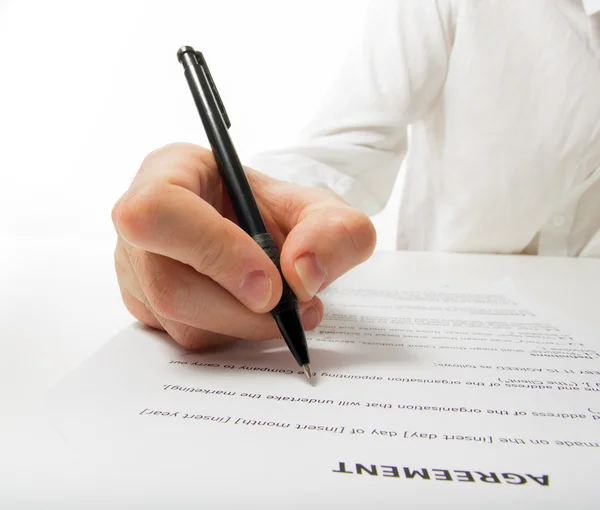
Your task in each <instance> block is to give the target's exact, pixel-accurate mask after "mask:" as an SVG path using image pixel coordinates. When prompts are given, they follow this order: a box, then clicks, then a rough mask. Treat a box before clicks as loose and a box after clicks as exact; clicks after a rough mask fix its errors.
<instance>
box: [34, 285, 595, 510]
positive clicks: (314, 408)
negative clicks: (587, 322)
mask: <svg viewBox="0 0 600 510" xmlns="http://www.w3.org/2000/svg"><path fill="white" fill-rule="evenodd" d="M323 300H324V302H325V304H326V313H327V315H326V317H325V319H324V321H323V322H322V324H321V325H320V327H319V328H318V330H317V331H315V332H314V333H311V334H310V335H309V337H310V339H309V346H310V352H311V363H312V367H313V370H314V372H315V377H314V384H310V383H309V382H308V381H307V379H306V378H305V376H304V375H303V373H302V369H301V368H300V367H298V366H296V365H295V363H294V361H293V358H292V356H291V355H290V353H289V352H288V350H287V348H286V347H285V345H284V344H283V343H282V342H281V341H273V342H266V343H253V342H238V343H236V344H233V345H231V346H227V347H224V348H222V349H218V350H213V351H209V352H202V353H189V352H185V351H184V350H182V349H180V348H179V347H178V346H176V345H175V344H174V343H173V342H172V341H170V340H169V339H168V338H167V337H166V336H165V335H162V334H160V333H157V332H154V331H151V330H148V329H145V328H143V327H139V326H133V327H131V328H129V329H128V330H126V331H124V332H123V333H122V334H120V335H119V336H117V337H116V338H114V339H112V340H111V341H110V342H109V343H108V344H107V345H106V346H105V347H104V348H103V349H101V350H100V351H99V352H98V353H97V354H96V355H94V356H93V357H92V358H91V359H89V360H88V361H87V362H85V363H84V364H83V365H82V366H81V367H80V368H79V369H78V370H77V371H76V372H75V373H73V374H72V375H71V376H70V377H68V378H67V379H65V380H64V381H63V382H62V384H61V385H60V386H59V387H58V388H57V389H56V391H55V392H54V393H53V395H52V397H51V398H50V400H49V401H48V410H49V411H48V412H49V415H50V423H51V424H52V427H53V428H54V430H55V431H56V433H57V434H58V435H59V436H60V437H61V441H63V443H64V447H65V448H68V449H69V450H70V451H71V452H76V461H73V465H72V466H71V467H70V469H71V475H70V476H71V478H68V476H67V475H66V474H65V472H64V471H63V472H60V473H55V474H52V473H51V474H49V475H48V480H49V481H48V482H47V489H46V490H47V491H49V492H47V494H46V496H40V498H42V497H46V498H48V500H50V501H51V500H53V498H54V499H55V500H56V501H58V500H59V499H60V497H61V492H60V491H61V490H64V491H68V493H69V497H68V498H66V499H68V500H69V501H71V502H72V504H73V508H96V506H94V504H95V505H97V507H98V508H107V507H108V505H112V506H113V507H114V508H121V506H119V505H120V504H121V503H123V504H124V505H125V503H126V505H125V506H127V508H179V509H187V508H207V509H208V508H210V509H220V508H249V509H253V508H257V509H259V508H260V509H275V508H278V509H279V508H287V509H307V508H318V509H321V508H344V509H355V508H357V509H358V508H361V509H364V508H380V509H397V508H409V509H420V508H457V509H458V508H460V509H465V508H487V509H492V508H494V509H496V508H498V509H500V508H503V509H504V508H509V505H512V507H513V508H544V509H553V508H563V509H564V508H590V509H591V508H600V489H599V487H600V483H599V479H598V477H599V475H600V355H599V352H598V351H599V350H600V340H599V338H598V336H596V337H595V338H594V337H592V336H588V335H585V334H580V335H577V334H575V332H574V331H568V330H566V329H564V328H563V329H559V328H558V327H557V326H556V325H555V323H554V322H553V320H552V317H550V318H549V317H546V316H545V315H544V313H545V312H544V310H543V308H542V307H540V306H539V304H535V303H534V304H533V305H530V304H524V301H523V300H521V299H520V296H519V295H518V292H516V291H514V290H510V289H507V290H506V291H502V290H501V291H498V289H492V288H488V289H476V290H472V291H464V290H457V289H453V288H444V287H440V288H437V289H432V288H421V289H418V288H413V289H402V290H385V289H373V288H368V287H365V288H347V287H340V288H334V289H331V290H329V291H327V292H325V293H324V295H323ZM61 469H63V470H64V469H65V468H64V467H63V468H61ZM66 471H69V468H67V469H66ZM65 480H67V481H65ZM49 487H52V488H51V489H50V488H49ZM57 487H58V488H57ZM61 487H62V488H63V489H61ZM40 490H41V489H40ZM40 494H44V492H43V490H41V492H40ZM62 494H65V493H64V492H63V493H62ZM90 495H92V496H90ZM30 497H31V498H33V499H35V495H30ZM90 499H92V502H91V503H93V504H89V503H90ZM117 503H118V504H117ZM125 506H123V507H125ZM62 508H70V507H69V506H63V507H62Z"/></svg>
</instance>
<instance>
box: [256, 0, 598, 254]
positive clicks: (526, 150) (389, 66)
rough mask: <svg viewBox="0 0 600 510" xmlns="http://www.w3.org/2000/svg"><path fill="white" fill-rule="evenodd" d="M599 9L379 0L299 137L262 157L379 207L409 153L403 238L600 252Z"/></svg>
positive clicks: (463, 248)
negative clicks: (325, 99)
mask: <svg viewBox="0 0 600 510" xmlns="http://www.w3.org/2000/svg"><path fill="white" fill-rule="evenodd" d="M599 10H600V0H594V1H586V2H583V3H582V1H581V0H526V1H525V0H398V1H382V0H374V1H373V3H372V6H371V9H370V14H369V19H368V22H367V24H366V30H365V33H364V38H363V39H362V40H360V41H357V44H356V46H355V47H354V48H353V50H352V51H351V53H350V56H349V59H348V62H347V63H346V65H345V67H344V70H343V72H342V73H341V76H340V78H339V81H338V83H337V85H336V86H335V87H334V89H333V90H332V91H331V94H330V95H329V96H328V99H327V101H326V102H325V104H324V106H323V108H322V109H321V110H320V111H319V112H318V114H317V115H316V117H315V118H314V120H313V121H312V122H311V123H310V125H309V126H308V127H307V128H306V129H305V130H304V132H303V133H302V135H301V139H300V141H299V142H298V143H297V144H296V145H294V146H293V147H289V148H287V149H282V150H279V151H274V152H271V153H267V154H263V155H260V156H259V157H257V158H256V159H255V160H254V161H253V162H252V165H251V166H253V167H254V168H256V169H258V170H261V171H263V172H265V173H268V174H270V175H273V176H275V177H278V178H281V179H287V180H291V181H293V182H297V183H300V184H305V185H312V186H320V187H326V188H329V189H331V190H333V191H335V192H336V193H338V194H339V195H341V196H342V197H344V198H345V199H346V200H347V201H348V202H349V203H350V204H351V205H354V206H356V207H358V208H360V209H361V210H363V211H364V212H366V213H367V214H371V215H372V214H375V213H377V212H379V211H380V210H381V209H382V208H383V207H384V206H385V205H386V203H387V201H388V199H389V197H390V193H391V191H392V188H393V186H394V182H395V181H396V178H397V176H398V173H399V169H400V167H401V164H402V163H403V161H404V160H405V161H404V162H405V172H403V175H402V177H403V183H402V186H401V188H400V190H401V197H400V210H399V211H398V214H399V216H398V237H397V239H398V241H397V247H398V249H411V250H437V251H459V252H492V253H536V254H540V255H559V256H567V255H568V256H576V255H581V256H596V257H598V256H600V38H599V34H600V14H599V13H598V11H599ZM407 135H408V136H407ZM408 139H410V143H408Z"/></svg>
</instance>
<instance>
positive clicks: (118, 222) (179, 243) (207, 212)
mask: <svg viewBox="0 0 600 510" xmlns="http://www.w3.org/2000/svg"><path fill="white" fill-rule="evenodd" d="M149 159H151V162H150V163H148V162H146V166H147V167H148V168H150V170H147V171H146V172H141V173H140V176H139V178H136V181H134V183H133V184H132V187H131V189H130V190H129V191H128V192H127V193H126V194H125V195H124V197H123V198H122V199H121V200H119V202H118V203H117V205H116V206H115V208H114V210H113V221H114V223H115V228H116V229H117V232H118V233H119V235H120V236H121V237H122V238H123V239H124V240H125V241H126V242H127V243H128V244H130V245H132V246H135V247H137V248H139V249H141V250H145V251H149V252H152V253H155V254H159V255H163V256H165V257H169V258H171V259H174V260H177V261H179V262H182V263H183V264H186V265H189V266H191V267H192V268H193V269H194V270H195V271H197V272H198V273H200V274H202V275H205V276H207V277H209V278H210V279H211V280H212V281H213V282H216V283H217V284H219V285H220V286H222V287H223V288H224V289H226V290H227V291H228V292H229V293H230V294H232V295H233V296H235V297H236V298H237V299H238V300H239V301H240V302H241V303H243V304H244V305H245V306H247V307H248V308H249V309H250V310H252V311H254V312H259V313H260V312H265V311H268V310H270V309H271V308H273V307H274V306H275V305H276V304H277V302H278V301H279V298H280V297H281V289H282V282H281V277H280V275H279V272H278V271H277V268H276V267H275V265H274V264H273V263H272V262H271V260H270V259H269V257H268V256H267V255H266V254H265V253H264V252H263V251H262V250H261V249H260V247H259V246H258V245H257V244H256V243H255V242H254V241H253V240H252V239H251V238H250V237H249V236H248V235H247V234H246V233H245V232H244V231H243V230H242V229H241V228H239V227H238V226H237V225H235V224H234V223H233V222H231V221H229V220H227V219H226V218H224V217H223V216H222V215H221V214H220V213H219V212H218V211H217V210H216V209H215V208H214V207H213V206H212V205H211V204H210V203H208V202H207V201H205V200H203V199H201V198H200V197H199V196H198V194H197V193H196V192H200V191H201V190H200V187H202V186H199V187H198V189H196V190H194V191H192V190H191V189H189V188H188V187H187V184H189V183H188V182H187V181H189V179H190V178H189V175H190V173H193V171H194V170H193V168H190V165H191V167H193V164H191V163H190V161H186V163H185V164H183V163H181V164H179V165H178V164H177V163H176V162H175V163H171V164H170V163H169V161H170V160H169V159H165V158H164V157H163V155H162V153H160V152H158V153H157V154H156V155H155V159H156V161H152V158H149ZM193 161H194V160H193V159H192V162H193ZM196 172H197V174H198V176H197V180H199V181H203V182H204V185H203V186H204V188H206V186H210V185H211V184H210V183H211V181H210V179H208V178H205V177H203V175H204V174H205V173H212V174H216V173H217V170H216V168H208V167H207V164H206V161H205V160H199V162H198V166H197V168H196ZM148 173H151V175H152V178H151V179H150V178H148V175H147V174H148ZM158 176H160V177H158ZM174 183H177V184H174ZM182 183H184V184H186V187H183V186H182V185H180V184H182ZM207 183H208V184H207ZM190 187H193V186H190ZM202 193H204V194H206V193H210V192H209V191H206V189H204V191H202ZM215 288H216V287H215Z"/></svg>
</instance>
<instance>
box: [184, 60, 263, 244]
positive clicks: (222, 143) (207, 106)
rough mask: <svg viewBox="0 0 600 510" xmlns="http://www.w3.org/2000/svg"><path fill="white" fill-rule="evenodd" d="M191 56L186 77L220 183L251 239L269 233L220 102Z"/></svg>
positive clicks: (240, 224) (203, 72) (238, 219)
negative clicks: (219, 176) (229, 131)
mask: <svg viewBox="0 0 600 510" xmlns="http://www.w3.org/2000/svg"><path fill="white" fill-rule="evenodd" d="M190 58H191V57H190V55H184V57H183V60H184V62H186V64H187V67H186V68H185V73H184V74H185V77H186V80H187V82H188V85H189V87H190V90H191V92H192V97H193V98H194V102H195V103H196V107H197V108H198V113H199V114H200V119H201V121H202V124H203V125H204V130H205V131H206V134H207V138H208V141H209V143H210V146H211V149H212V153H213V156H214V158H215V162H216V163H217V167H218V168H219V173H220V175H221V180H222V181H223V184H224V186H225V188H226V189H227V194H228V195H229V197H230V198H231V205H232V207H233V210H234V212H235V216H236V218H237V221H238V224H239V226H240V227H241V228H242V229H243V230H244V231H245V232H246V233H248V234H249V235H250V236H255V235H258V234H262V233H264V232H267V228H266V226H265V223H264V220H263V218H262V215H261V213H260V209H259V208H258V205H257V203H256V199H255V198H254V194H253V193H252V189H251V188H250V183H249V182H248V177H247V176H246V172H245V171H244V167H243V165H242V163H241V161H240V159H239V156H238V154H237V151H236V150H235V147H234V145H233V142H232V140H231V137H230V136H229V133H228V130H227V123H226V122H225V119H224V118H223V115H222V112H221V111H220V110H219V107H218V103H217V100H216V98H215V96H214V94H213V91H212V90H211V87H210V81H209V79H208V77H207V75H206V73H205V71H204V69H202V67H201V66H199V65H198V64H197V63H196V62H195V60H194V61H191V60H190V61H189V62H188V60H189V59H190Z"/></svg>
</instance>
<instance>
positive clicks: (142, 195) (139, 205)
mask: <svg viewBox="0 0 600 510" xmlns="http://www.w3.org/2000/svg"><path fill="white" fill-rule="evenodd" d="M163 195H164V190H163V186H162V185H154V186H150V187H146V188H145V189H143V190H137V191H128V192H127V193H126V194H125V195H124V196H123V198H122V199H121V200H120V201H119V203H118V204H117V210H116V211H115V214H116V218H115V219H114V221H115V223H116V228H117V231H118V233H119V234H120V235H121V236H122V237H123V238H124V239H126V240H130V241H135V240H143V239H146V238H148V236H150V235H152V233H153V232H154V230H155V228H156V225H157V224H158V221H159V218H160V209H161V199H162V196H163Z"/></svg>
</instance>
